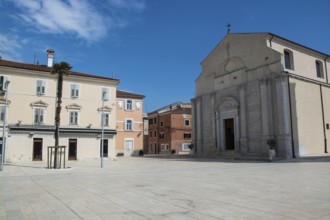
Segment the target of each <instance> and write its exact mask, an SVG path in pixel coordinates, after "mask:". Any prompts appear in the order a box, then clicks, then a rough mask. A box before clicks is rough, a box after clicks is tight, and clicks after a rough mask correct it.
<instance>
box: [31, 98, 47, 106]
mask: <svg viewBox="0 0 330 220" xmlns="http://www.w3.org/2000/svg"><path fill="white" fill-rule="evenodd" d="M30 105H31V107H40V108H47V107H48V104H47V103H46V102H44V101H41V100H39V101H36V102H32V103H31V104H30Z"/></svg>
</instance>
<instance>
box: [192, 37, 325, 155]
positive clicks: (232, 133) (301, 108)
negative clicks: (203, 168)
mask: <svg viewBox="0 0 330 220" xmlns="http://www.w3.org/2000/svg"><path fill="white" fill-rule="evenodd" d="M329 62H330V58H329V55H328V54H324V53H321V52H318V51H316V50H313V49H311V48H308V47H305V46H302V45H300V44H297V43H295V42H292V41H290V40H287V39H285V38H282V37H280V36H277V35H274V34H271V33H243V34H232V33H230V34H227V35H226V36H225V38H224V39H223V40H222V41H221V42H220V43H219V44H218V45H217V46H216V47H215V48H214V49H213V51H211V53H210V54H209V55H208V56H207V57H206V58H205V59H204V60H203V61H202V62H201V66H202V73H201V74H200V75H199V77H198V78H197V79H196V97H195V98H194V99H192V113H193V145H194V151H195V153H196V154H197V155H198V156H228V155H229V156H230V157H231V156H232V157H235V156H237V157H266V156H267V155H268V149H269V146H268V145H267V140H269V139H274V140H276V143H277V145H276V147H275V150H276V154H277V156H279V157H283V158H294V157H300V156H315V155H317V156H320V155H327V153H328V148H329V147H328V145H329V143H328V141H327V140H328V137H330V130H329V123H330V84H329V82H328V73H329V71H330V68H329V66H330V63H329Z"/></svg>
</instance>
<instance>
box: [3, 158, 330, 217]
mask: <svg viewBox="0 0 330 220" xmlns="http://www.w3.org/2000/svg"><path fill="white" fill-rule="evenodd" d="M67 165H68V166H70V167H71V168H70V169H62V170H48V169H45V166H46V164H45V163H43V162H31V163H21V164H17V163H16V164H10V165H5V167H4V171H2V172H0V219H47V220H51V219H70V220H71V219H203V220H205V219H324V220H325V219H330V158H321V159H299V160H285V161H277V162H272V163H269V162H246V161H229V160H228V161H224V160H210V159H178V158H177V159H175V158H174V159H173V158H172V159H171V158H147V157H138V158H119V159H118V160H117V161H105V162H104V167H103V168H100V162H99V161H88V162H69V163H68V164H67Z"/></svg>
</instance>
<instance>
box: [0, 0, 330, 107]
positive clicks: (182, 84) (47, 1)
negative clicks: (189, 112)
mask: <svg viewBox="0 0 330 220" xmlns="http://www.w3.org/2000/svg"><path fill="white" fill-rule="evenodd" d="M329 9H330V1H329V0H313V1H311V0H305V1H301V0H290V1H288V0H277V1H268V0H249V1H247V0H236V1H224V0H101V1H100V0H0V12H1V13H0V56H1V57H2V58H3V59H7V60H12V61H18V62H24V63H35V61H36V60H37V61H38V62H39V63H40V64H47V53H46V50H47V49H49V48H52V49H53V50H55V54H54V62H61V61H67V62H69V63H70V64H71V65H72V66H73V69H72V70H74V71H78V72H83V73H88V74H95V75H100V76H105V77H112V76H114V77H115V78H117V79H119V80H120V84H119V85H118V87H117V88H118V89H120V90H124V91H127V92H132V93H137V94H142V95H145V99H144V111H145V112H146V113H148V112H152V111H154V110H156V109H158V108H161V107H163V106H166V105H169V104H171V103H174V102H189V101H190V100H191V99H192V98H194V96H195V80H196V78H197V77H198V76H199V74H200V73H201V71H202V69H201V66H200V63H201V61H202V60H203V59H204V58H205V57H206V56H207V55H208V54H209V53H210V52H211V51H212V49H213V48H214V47H215V46H216V45H217V44H218V43H219V42H220V41H221V40H222V39H223V38H224V37H225V35H226V34H227V24H228V23H230V24H231V30H232V33H247V32H271V33H274V34H276V35H279V36H281V37H284V38H286V39H288V40H291V41H294V42H296V43H299V44H302V45H304V46H307V47H310V48H313V49H315V50H318V51H320V52H322V53H326V54H330V43H329V39H330V13H329Z"/></svg>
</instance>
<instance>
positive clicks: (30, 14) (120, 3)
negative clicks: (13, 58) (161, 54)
mask: <svg viewBox="0 0 330 220" xmlns="http://www.w3.org/2000/svg"><path fill="white" fill-rule="evenodd" d="M12 1H13V2H14V4H15V5H16V7H17V8H18V9H19V10H20V12H19V13H18V14H17V15H16V16H17V17H19V18H20V19H21V20H22V21H24V23H26V24H28V25H30V27H35V28H36V30H37V31H39V32H42V33H51V34H58V35H63V36H67V35H70V36H73V37H77V38H80V39H84V40H86V41H88V42H95V41H98V40H99V39H101V38H103V37H105V36H106V35H107V33H108V31H109V30H110V29H115V28H122V27H126V26H127V25H128V24H129V21H128V20H129V16H127V13H126V12H125V11H130V12H141V11H143V10H144V9H145V0H107V1H101V2H98V1H93V0H51V1H49V0H12ZM123 15H125V16H123Z"/></svg>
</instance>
